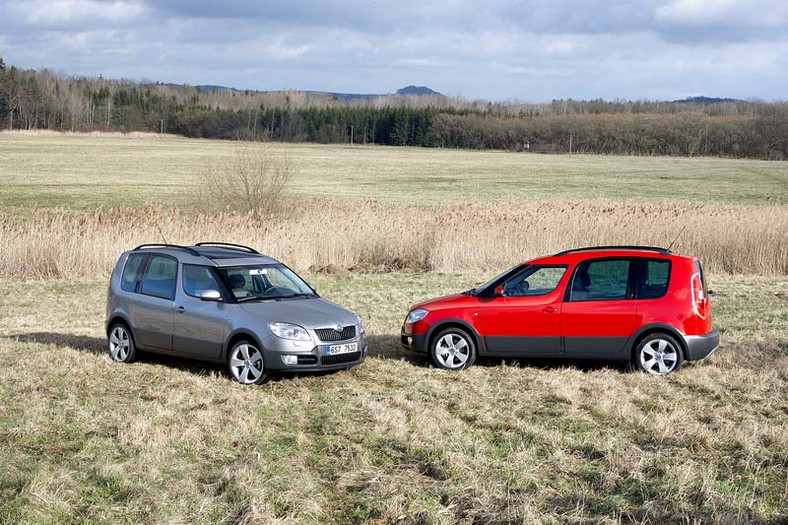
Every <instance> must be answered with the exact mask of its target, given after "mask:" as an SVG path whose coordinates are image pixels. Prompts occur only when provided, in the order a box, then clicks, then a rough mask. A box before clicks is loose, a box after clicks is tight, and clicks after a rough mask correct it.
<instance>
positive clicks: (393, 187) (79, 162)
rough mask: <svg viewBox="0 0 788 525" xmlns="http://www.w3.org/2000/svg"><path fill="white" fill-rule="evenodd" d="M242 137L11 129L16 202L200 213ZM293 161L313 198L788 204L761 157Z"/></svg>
mask: <svg viewBox="0 0 788 525" xmlns="http://www.w3.org/2000/svg"><path fill="white" fill-rule="evenodd" d="M243 147H245V145H244V144H239V143H237V142H232V141H219V140H214V141H211V140H201V139H185V138H180V137H172V136H164V137H159V136H150V135H148V136H126V135H110V136H106V135H81V134H74V135H68V134H57V133H45V134H30V135H28V134H21V133H19V132H12V133H8V132H6V133H0V202H4V203H5V207H12V208H13V207H20V208H24V207H27V206H33V205H37V206H69V207H73V208H79V209H89V208H92V207H96V206H100V205H104V206H121V205H143V204H146V203H152V204H159V205H170V204H177V205H179V206H181V207H189V206H190V205H191V203H190V195H189V193H188V192H185V191H184V188H186V187H188V186H189V185H191V184H192V183H194V181H195V180H196V178H197V175H198V174H199V172H200V168H201V166H203V165H204V164H205V163H207V162H213V161H217V162H222V161H231V160H232V158H233V157H234V155H235V153H236V151H237V150H238V149H241V148H243ZM269 147H270V149H271V152H272V153H274V154H276V155H282V156H288V157H289V158H290V159H291V160H292V162H293V166H294V168H295V169H296V170H297V174H296V176H295V177H294V178H293V180H292V181H291V182H292V183H291V185H290V190H291V191H292V192H294V193H295V194H297V195H300V196H304V197H316V196H327V195H331V196H337V197H341V198H348V199H353V200H358V199H365V198H370V197H371V198H374V199H376V200H381V201H385V202H397V203H405V204H412V203H416V204H421V205H432V204H441V203H448V202H480V201H481V202H486V201H512V200H514V201H516V200H521V199H529V200H553V199H558V200H567V199H604V200H626V201H629V202H673V201H684V202H686V201H693V202H717V203H731V204H736V203H742V204H788V163H785V162H768V161H755V160H731V159H713V158H698V159H693V158H669V157H620V156H591V155H527V154H517V153H503V152H497V151H485V152H480V151H458V150H448V149H439V148H434V149H429V148H396V147H382V146H380V147H378V146H369V147H364V146H355V147H350V146H344V147H343V146H322V145H316V144H279V143H275V144H270V145H269Z"/></svg>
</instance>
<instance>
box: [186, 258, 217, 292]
mask: <svg viewBox="0 0 788 525" xmlns="http://www.w3.org/2000/svg"><path fill="white" fill-rule="evenodd" d="M207 290H217V291H218V290H219V283H217V282H216V278H215V277H214V276H213V272H211V269H210V268H209V267H207V266H198V265H194V264H184V265H183V291H184V292H186V295H190V296H192V297H198V298H199V297H200V294H202V293H203V292H205V291H207Z"/></svg>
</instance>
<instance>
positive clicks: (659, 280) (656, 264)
mask: <svg viewBox="0 0 788 525" xmlns="http://www.w3.org/2000/svg"><path fill="white" fill-rule="evenodd" d="M669 280H670V261H663V260H657V259H647V260H643V261H640V272H639V273H638V291H637V297H638V299H656V298H658V297H662V296H663V295H665V294H666V293H668V282H669Z"/></svg>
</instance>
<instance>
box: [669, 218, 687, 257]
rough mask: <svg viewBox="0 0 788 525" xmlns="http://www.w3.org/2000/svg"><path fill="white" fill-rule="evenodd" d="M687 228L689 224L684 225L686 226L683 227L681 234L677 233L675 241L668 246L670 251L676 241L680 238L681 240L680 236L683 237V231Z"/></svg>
mask: <svg viewBox="0 0 788 525" xmlns="http://www.w3.org/2000/svg"><path fill="white" fill-rule="evenodd" d="M686 229H687V225H686V224H685V225H684V227H683V228H682V229H681V231H680V232H679V234H678V235H676V238H675V239H673V242H672V243H670V246H668V251H670V249H671V248H673V245H674V244H676V241H678V240H679V237H681V234H682V233H684V230H686Z"/></svg>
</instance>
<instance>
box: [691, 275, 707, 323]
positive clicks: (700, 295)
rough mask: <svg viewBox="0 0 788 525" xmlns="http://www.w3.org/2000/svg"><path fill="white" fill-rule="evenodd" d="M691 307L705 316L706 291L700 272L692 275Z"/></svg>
mask: <svg viewBox="0 0 788 525" xmlns="http://www.w3.org/2000/svg"><path fill="white" fill-rule="evenodd" d="M692 308H693V309H694V310H695V313H696V314H698V315H699V316H701V317H706V292H705V291H704V290H703V281H702V280H701V277H700V274H697V273H696V274H693V275H692Z"/></svg>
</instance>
